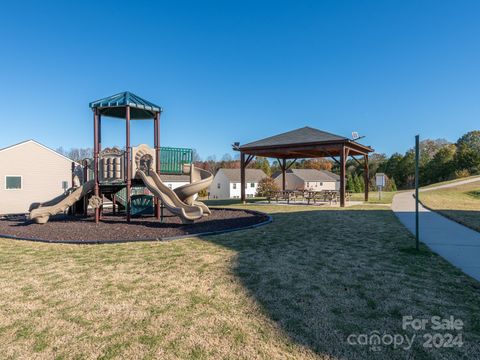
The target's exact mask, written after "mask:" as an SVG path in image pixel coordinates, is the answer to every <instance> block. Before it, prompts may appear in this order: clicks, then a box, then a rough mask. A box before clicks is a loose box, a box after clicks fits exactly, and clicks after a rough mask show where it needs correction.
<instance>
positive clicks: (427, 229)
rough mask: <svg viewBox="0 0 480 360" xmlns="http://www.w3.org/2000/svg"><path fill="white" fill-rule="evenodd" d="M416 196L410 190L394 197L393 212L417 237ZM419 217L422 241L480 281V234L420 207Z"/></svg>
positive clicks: (462, 182) (463, 182)
mask: <svg viewBox="0 0 480 360" xmlns="http://www.w3.org/2000/svg"><path fill="white" fill-rule="evenodd" d="M479 180H480V179H479V178H477V179H468V180H465V181H461V182H457V183H454V184H446V185H441V186H438V187H434V188H428V189H425V190H424V191H430V190H435V189H438V188H446V187H453V186H456V185H460V184H465V183H469V182H474V181H479ZM413 194H414V192H413V191H408V192H402V193H399V194H397V195H395V196H394V198H393V202H392V210H393V211H394V212H395V215H397V217H398V218H399V220H400V221H401V222H402V223H403V224H404V225H405V227H406V228H407V229H408V230H410V232H411V233H412V234H415V198H414V196H413ZM419 218H420V241H421V242H423V243H425V244H426V245H427V246H428V247H429V248H430V249H432V250H433V251H434V252H436V253H437V254H439V255H440V256H442V257H443V258H445V259H446V260H447V261H449V262H450V263H452V264H453V265H455V266H457V267H458V268H460V269H461V270H462V271H463V272H464V273H466V274H468V275H470V276H471V277H473V278H475V279H477V280H479V281H480V233H479V232H477V231H474V230H472V229H469V228H467V227H465V226H463V225H460V224H458V223H456V222H455V221H452V220H449V219H447V218H445V217H443V216H441V215H439V214H437V213H435V212H433V211H430V210H428V209H426V208H424V207H423V206H421V205H420V215H419Z"/></svg>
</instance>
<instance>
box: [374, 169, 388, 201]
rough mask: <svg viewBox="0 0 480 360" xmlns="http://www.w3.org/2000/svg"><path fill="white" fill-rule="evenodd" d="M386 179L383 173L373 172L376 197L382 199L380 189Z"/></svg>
mask: <svg viewBox="0 0 480 360" xmlns="http://www.w3.org/2000/svg"><path fill="white" fill-rule="evenodd" d="M386 182H387V180H386V176H385V174H384V173H377V174H375V184H376V185H377V189H378V199H379V200H381V199H382V190H383V188H384V187H385V184H386Z"/></svg>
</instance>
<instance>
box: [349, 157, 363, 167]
mask: <svg viewBox="0 0 480 360" xmlns="http://www.w3.org/2000/svg"><path fill="white" fill-rule="evenodd" d="M350 157H351V158H352V159H353V160H355V162H356V163H357V164H358V165H360V166H363V164H362V163H361V162H360V161H359V160H358V159H357V158H356V157H354V156H353V155H350Z"/></svg>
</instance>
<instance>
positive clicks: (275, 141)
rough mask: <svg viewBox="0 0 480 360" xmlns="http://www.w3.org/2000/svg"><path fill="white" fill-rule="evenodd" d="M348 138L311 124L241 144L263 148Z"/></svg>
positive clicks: (242, 146)
mask: <svg viewBox="0 0 480 360" xmlns="http://www.w3.org/2000/svg"><path fill="white" fill-rule="evenodd" d="M347 140H349V139H348V138H346V137H344V136H340V135H335V134H331V133H328V132H325V131H322V130H318V129H314V128H311V127H309V126H305V127H303V128H299V129H295V130H292V131H288V132H285V133H282V134H278V135H274V136H270V137H267V138H265V139H261V140H257V141H253V142H250V143H248V144H244V145H241V146H240V149H250V148H261V147H269V146H285V145H287V146H288V145H300V144H311V143H319V142H334V141H340V142H341V141H347Z"/></svg>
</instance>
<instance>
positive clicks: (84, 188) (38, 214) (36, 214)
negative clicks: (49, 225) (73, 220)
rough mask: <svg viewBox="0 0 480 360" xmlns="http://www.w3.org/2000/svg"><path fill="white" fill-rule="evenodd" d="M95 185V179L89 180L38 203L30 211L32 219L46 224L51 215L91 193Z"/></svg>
mask: <svg viewBox="0 0 480 360" xmlns="http://www.w3.org/2000/svg"><path fill="white" fill-rule="evenodd" d="M94 186H95V182H94V181H93V180H90V181H87V182H86V183H85V184H83V185H81V186H79V187H78V188H76V189H75V190H73V191H72V192H71V193H69V194H66V195H61V196H57V197H56V198H54V199H52V200H50V201H47V202H45V203H42V204H40V205H38V204H37V205H36V206H37V207H36V208H34V209H32V207H31V209H32V210H31V211H30V216H29V218H30V220H35V222H36V223H37V224H45V223H46V222H47V221H48V220H49V219H50V216H52V215H55V214H58V213H61V212H63V211H65V210H67V209H68V208H69V207H70V206H72V205H73V204H75V203H76V202H77V201H78V200H80V199H81V198H83V197H84V196H85V195H87V194H88V193H90V192H91V191H92V190H93V188H94Z"/></svg>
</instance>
